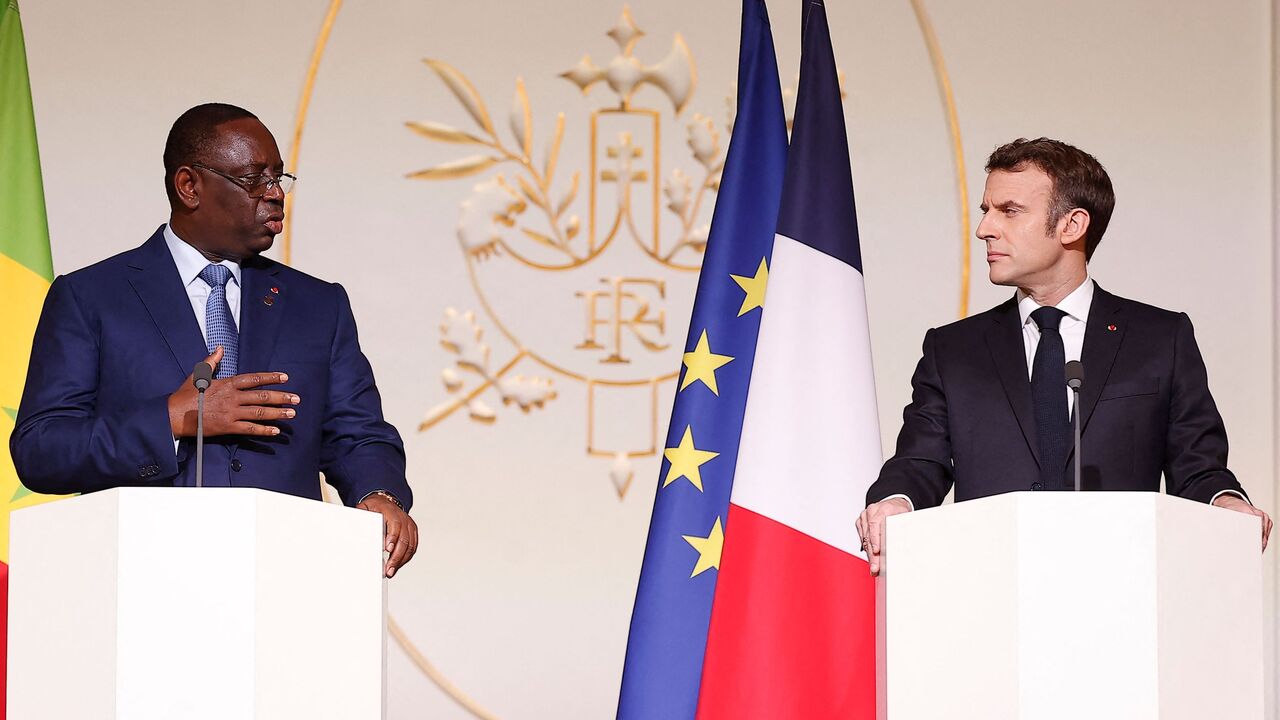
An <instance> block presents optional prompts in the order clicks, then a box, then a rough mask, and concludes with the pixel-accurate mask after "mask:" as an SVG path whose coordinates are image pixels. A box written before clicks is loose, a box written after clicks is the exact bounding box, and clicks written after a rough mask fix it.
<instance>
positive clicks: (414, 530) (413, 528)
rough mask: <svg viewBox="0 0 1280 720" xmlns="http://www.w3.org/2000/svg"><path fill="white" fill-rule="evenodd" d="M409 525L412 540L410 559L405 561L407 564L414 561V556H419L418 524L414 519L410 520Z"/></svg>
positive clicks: (410, 543)
mask: <svg viewBox="0 0 1280 720" xmlns="http://www.w3.org/2000/svg"><path fill="white" fill-rule="evenodd" d="M408 524H409V537H410V538H411V540H410V542H409V557H408V558H406V559H405V562H406V563H407V562H409V561H410V560H412V559H413V556H414V555H417V554H418V523H416V522H414V521H413V518H409V523H408Z"/></svg>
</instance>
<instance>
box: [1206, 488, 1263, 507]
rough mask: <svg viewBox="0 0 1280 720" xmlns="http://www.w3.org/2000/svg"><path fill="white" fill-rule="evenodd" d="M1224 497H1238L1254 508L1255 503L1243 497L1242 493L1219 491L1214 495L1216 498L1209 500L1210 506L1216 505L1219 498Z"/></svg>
mask: <svg viewBox="0 0 1280 720" xmlns="http://www.w3.org/2000/svg"><path fill="white" fill-rule="evenodd" d="M1223 495H1235V496H1236V497H1238V498H1240V499H1241V500H1243V501H1245V502H1247V503H1249V505H1250V506H1251V507H1252V506H1253V503H1251V502H1249V498H1247V497H1245V496H1244V495H1241V494H1240V493H1238V492H1236V491H1235V490H1219V491H1218V492H1217V493H1215V494H1214V496H1213V497H1212V498H1211V499H1210V500H1209V504H1210V505H1212V504H1214V503H1215V502H1217V500H1218V498H1220V497H1222V496H1223Z"/></svg>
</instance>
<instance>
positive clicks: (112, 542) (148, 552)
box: [8, 488, 386, 720]
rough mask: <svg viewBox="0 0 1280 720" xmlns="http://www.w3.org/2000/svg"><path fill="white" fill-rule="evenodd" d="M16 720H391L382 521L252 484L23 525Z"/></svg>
mask: <svg viewBox="0 0 1280 720" xmlns="http://www.w3.org/2000/svg"><path fill="white" fill-rule="evenodd" d="M10 528H11V530H10V566H11V569H10V575H9V578H10V585H9V680H8V694H9V699H8V718H9V720H70V719H72V718H74V719H75V720H179V719H181V720H206V719H207V720H215V719H216V720H293V719H295V718H296V719H298V720H302V719H303V718H305V719H306V720H317V719H320V718H333V719H334V720H364V719H368V720H377V719H379V718H382V717H383V716H384V709H385V694H386V693H385V675H386V673H385V665H386V645H385V640H384V638H385V620H384V618H385V593H384V583H383V579H382V564H383V559H382V558H383V554H382V518H381V517H380V516H378V515H376V514H374V513H369V512H364V511H360V510H351V509H348V508H343V507H338V506H335V505H326V504H324V503H320V502H316V501H313V500H303V499H299V498H295V497H290V496H287V495H281V494H277V493H271V492H266V491H263V490H250V489H242V488H203V489H196V488H121V489H118V490H109V491H104V492H98V493H93V494H90V495H84V496H81V497H77V498H72V499H68V500H61V501H58V502H54V503H49V504H46V505H40V506H37V507H33V508H28V509H25V510H19V511H17V512H15V513H13V514H12V516H11V520H10Z"/></svg>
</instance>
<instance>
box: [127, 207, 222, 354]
mask: <svg viewBox="0 0 1280 720" xmlns="http://www.w3.org/2000/svg"><path fill="white" fill-rule="evenodd" d="M163 231H164V228H163V227H162V228H161V229H160V230H157V231H156V233H155V234H154V235H152V236H151V239H149V240H147V242H146V243H144V244H143V245H142V247H140V248H138V249H137V250H135V251H134V253H133V258H131V259H130V261H129V268H130V274H129V285H131V286H132V287H133V291H134V292H136V293H137V294H138V297H139V298H140V299H141V300H142V304H143V305H145V306H146V308H147V312H148V313H149V314H150V315H151V320H152V321H153V322H154V323H155V324H156V327H157V328H158V329H159V330H160V334H161V335H162V336H163V337H164V341H165V344H167V345H168V346H169V351H170V352H171V353H172V354H173V359H174V362H176V363H177V366H178V369H179V370H181V371H182V375H183V376H186V375H188V374H190V373H191V369H192V368H193V367H195V364H196V363H198V362H200V361H201V360H203V359H204V358H205V356H207V355H208V354H209V353H208V350H207V349H206V348H205V345H204V340H203V339H202V338H201V337H200V325H199V323H197V322H196V317H195V315H194V314H193V313H192V311H191V300H190V298H189V297H187V291H186V289H185V288H183V287H182V279H181V278H180V277H178V266H177V265H175V264H174V262H173V255H171V254H170V253H169V246H168V245H166V244H165V241H164V232H163Z"/></svg>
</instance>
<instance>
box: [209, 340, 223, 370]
mask: <svg viewBox="0 0 1280 720" xmlns="http://www.w3.org/2000/svg"><path fill="white" fill-rule="evenodd" d="M223 353H224V350H223V349H222V346H221V345H219V346H218V347H216V348H214V349H213V352H211V353H209V357H207V358H205V359H204V361H205V362H207V363H209V367H211V368H217V367H218V363H220V362H222V355H223Z"/></svg>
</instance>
